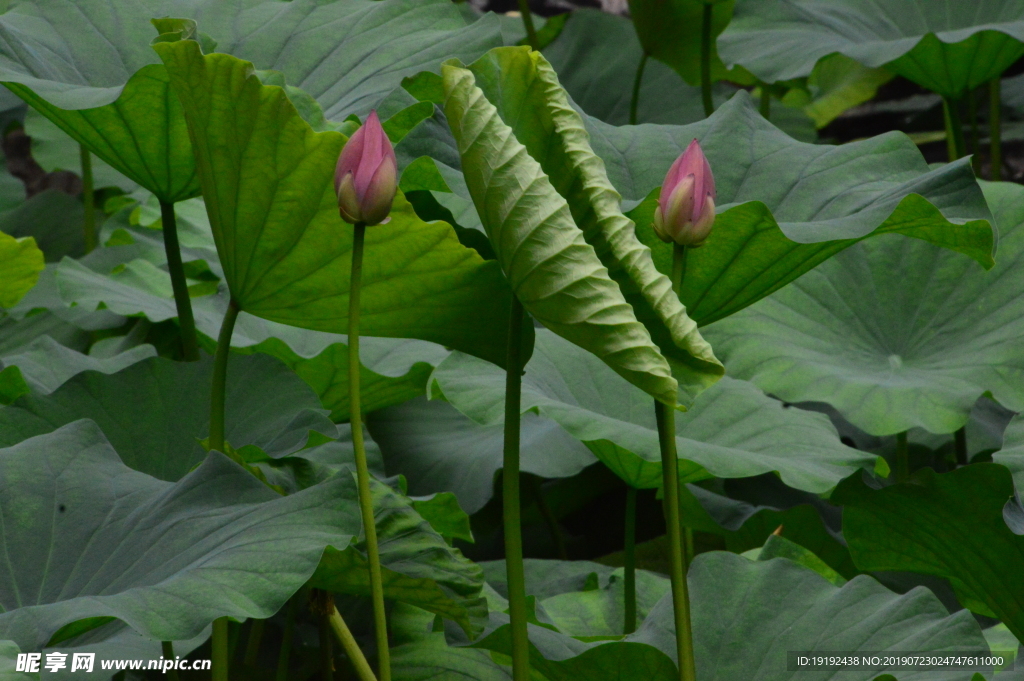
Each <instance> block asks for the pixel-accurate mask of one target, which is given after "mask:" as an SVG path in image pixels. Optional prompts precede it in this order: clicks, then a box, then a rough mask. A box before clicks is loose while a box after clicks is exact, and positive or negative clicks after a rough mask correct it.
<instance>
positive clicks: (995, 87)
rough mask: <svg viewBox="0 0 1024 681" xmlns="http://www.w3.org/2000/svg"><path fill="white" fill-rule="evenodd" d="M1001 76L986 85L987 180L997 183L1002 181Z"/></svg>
mask: <svg viewBox="0 0 1024 681" xmlns="http://www.w3.org/2000/svg"><path fill="white" fill-rule="evenodd" d="M1000 78H1001V76H996V77H995V78H993V79H992V80H991V81H989V84H988V93H989V103H988V136H989V144H990V145H991V146H990V147H989V149H990V150H989V156H990V162H991V166H992V170H991V172H990V174H989V179H991V180H992V181H993V182H998V181H999V180H1001V179H1003V143H1002V120H1003V103H1002V95H1001V93H1000V90H1001V89H1002V87H1001V86H1002V81H1000Z"/></svg>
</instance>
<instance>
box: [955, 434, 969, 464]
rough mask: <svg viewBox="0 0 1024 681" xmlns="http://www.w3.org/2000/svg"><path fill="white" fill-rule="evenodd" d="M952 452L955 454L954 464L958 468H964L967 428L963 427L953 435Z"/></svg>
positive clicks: (965, 462) (966, 461)
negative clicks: (955, 463) (958, 466)
mask: <svg viewBox="0 0 1024 681" xmlns="http://www.w3.org/2000/svg"><path fill="white" fill-rule="evenodd" d="M953 450H954V451H955V452H956V462H957V464H959V465H960V466H966V465H967V464H968V463H969V462H968V460H967V426H963V427H961V428H959V429H957V431H956V432H955V433H954V434H953Z"/></svg>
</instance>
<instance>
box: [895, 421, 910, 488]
mask: <svg viewBox="0 0 1024 681" xmlns="http://www.w3.org/2000/svg"><path fill="white" fill-rule="evenodd" d="M895 476H896V482H906V480H907V478H909V477H910V452H909V448H908V446H907V431H903V432H902V433H897V434H896V470H895Z"/></svg>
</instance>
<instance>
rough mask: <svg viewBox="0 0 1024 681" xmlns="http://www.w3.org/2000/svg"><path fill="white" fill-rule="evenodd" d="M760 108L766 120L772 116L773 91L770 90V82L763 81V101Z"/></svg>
mask: <svg viewBox="0 0 1024 681" xmlns="http://www.w3.org/2000/svg"><path fill="white" fill-rule="evenodd" d="M758 110H759V111H760V112H761V117H762V118H764V119H765V120H766V121H767V120H770V119H771V117H772V93H771V92H769V91H768V84H767V83H763V84H762V85H761V102H760V106H758Z"/></svg>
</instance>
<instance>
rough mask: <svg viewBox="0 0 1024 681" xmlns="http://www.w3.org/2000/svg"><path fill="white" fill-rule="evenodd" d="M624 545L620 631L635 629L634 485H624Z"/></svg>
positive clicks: (628, 632)
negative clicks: (622, 604)
mask: <svg viewBox="0 0 1024 681" xmlns="http://www.w3.org/2000/svg"><path fill="white" fill-rule="evenodd" d="M625 543H626V546H625V551H624V553H625V557H626V560H625V567H624V571H625V579H623V586H624V587H625V590H626V595H625V602H624V608H623V610H624V613H625V614H624V616H623V618H622V619H623V622H622V633H623V634H632V633H633V632H634V631H636V487H633V486H632V485H627V486H626V541H625Z"/></svg>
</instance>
